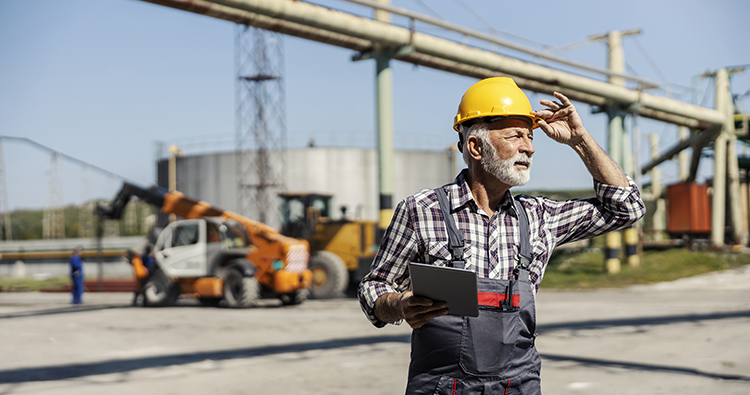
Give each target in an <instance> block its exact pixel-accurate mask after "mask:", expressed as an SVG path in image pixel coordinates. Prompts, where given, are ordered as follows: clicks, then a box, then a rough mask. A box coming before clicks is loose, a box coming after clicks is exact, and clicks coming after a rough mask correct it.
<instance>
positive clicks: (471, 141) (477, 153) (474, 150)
mask: <svg viewBox="0 0 750 395" xmlns="http://www.w3.org/2000/svg"><path fill="white" fill-rule="evenodd" d="M466 149H467V150H469V156H470V157H472V158H474V159H476V160H481V159H482V142H481V141H480V140H479V138H478V137H477V136H469V138H468V139H466Z"/></svg>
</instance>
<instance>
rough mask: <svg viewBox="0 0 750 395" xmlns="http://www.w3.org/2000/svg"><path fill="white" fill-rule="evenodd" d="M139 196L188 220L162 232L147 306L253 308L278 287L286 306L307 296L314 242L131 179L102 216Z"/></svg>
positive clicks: (99, 210)
mask: <svg viewBox="0 0 750 395" xmlns="http://www.w3.org/2000/svg"><path fill="white" fill-rule="evenodd" d="M134 196H135V197H138V198H139V199H141V200H144V201H146V202H148V203H150V204H152V205H154V206H156V207H159V208H160V209H161V211H162V212H163V213H165V214H175V215H176V216H179V217H182V218H184V219H181V220H177V221H173V222H171V223H170V224H169V225H167V226H166V227H165V228H164V229H163V230H161V231H160V232H158V235H157V236H156V237H155V239H156V240H155V243H154V257H155V258H156V266H157V267H156V268H155V270H152V271H150V273H149V275H148V277H147V278H146V279H145V280H144V283H143V286H142V293H143V297H144V305H150V306H164V305H171V304H173V303H175V302H176V300H177V298H178V297H179V296H180V295H190V296H194V297H197V298H199V299H200V301H201V302H202V303H204V304H218V303H219V302H220V301H221V300H225V301H226V303H227V304H228V305H229V306H231V307H248V306H252V305H254V304H256V302H257V300H258V299H259V297H260V294H261V292H262V291H268V292H272V293H273V294H274V295H275V296H277V297H279V298H280V299H281V301H282V302H283V303H284V304H297V303H301V302H302V301H304V300H305V299H306V298H307V296H308V293H309V287H310V284H311V281H312V272H311V271H310V270H309V269H308V267H307V264H308V260H309V257H310V255H309V245H308V242H307V241H305V240H299V239H295V238H291V237H286V236H284V235H282V234H280V233H279V232H278V231H276V230H275V229H273V228H271V227H270V226H268V225H266V224H263V223H260V222H256V221H253V220H251V219H249V218H246V217H243V216H241V215H239V214H236V213H233V212H230V211H225V210H222V209H219V208H216V207H213V206H211V205H210V204H209V203H206V202H203V201H197V200H195V199H192V198H189V197H187V196H185V195H184V194H182V193H181V192H178V191H168V190H166V189H163V188H158V187H153V188H150V189H145V188H141V187H139V186H136V185H133V184H130V183H125V184H123V186H122V189H121V190H120V191H119V192H118V194H117V195H116V196H115V198H114V199H112V201H111V202H110V203H109V205H108V206H101V205H97V207H96V209H95V215H96V217H97V218H98V219H99V220H100V221H101V220H103V219H119V218H120V217H121V216H122V213H123V209H124V208H125V205H127V203H128V201H129V200H130V199H131V198H132V197H134Z"/></svg>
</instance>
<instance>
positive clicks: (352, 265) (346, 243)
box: [279, 193, 378, 299]
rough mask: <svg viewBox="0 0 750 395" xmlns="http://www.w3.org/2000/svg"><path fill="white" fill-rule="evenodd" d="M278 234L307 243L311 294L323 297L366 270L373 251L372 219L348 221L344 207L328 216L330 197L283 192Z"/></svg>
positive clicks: (341, 289)
mask: <svg viewBox="0 0 750 395" xmlns="http://www.w3.org/2000/svg"><path fill="white" fill-rule="evenodd" d="M279 197H280V198H281V205H282V206H281V214H282V215H281V218H282V219H281V221H282V227H281V233H283V234H284V235H287V236H289V237H297V238H302V239H305V240H307V241H308V242H309V243H310V252H311V256H310V263H309V267H310V270H311V271H312V285H311V287H310V294H311V297H313V298H316V299H326V298H332V297H337V296H339V295H341V294H342V293H344V292H345V291H346V290H347V288H348V286H349V284H357V283H359V281H360V280H361V279H362V277H364V275H365V274H367V272H368V271H369V270H370V265H371V264H372V260H373V259H374V258H375V254H376V253H377V249H378V244H377V241H376V226H377V224H376V222H375V221H363V220H357V219H354V220H350V219H348V218H347V217H346V208H345V207H342V208H341V218H340V219H337V220H334V219H333V218H332V215H331V214H332V210H333V208H332V201H333V196H332V195H328V194H320V193H283V194H280V195H279Z"/></svg>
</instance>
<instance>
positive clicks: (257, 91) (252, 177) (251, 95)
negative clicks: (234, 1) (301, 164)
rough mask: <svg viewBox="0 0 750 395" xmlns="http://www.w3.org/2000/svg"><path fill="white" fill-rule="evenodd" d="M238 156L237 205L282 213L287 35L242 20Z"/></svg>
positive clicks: (265, 214) (253, 213)
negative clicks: (285, 38) (283, 38)
mask: <svg viewBox="0 0 750 395" xmlns="http://www.w3.org/2000/svg"><path fill="white" fill-rule="evenodd" d="M235 68H236V71H237V80H236V90H235V105H236V118H235V128H236V150H237V152H236V161H237V178H238V180H237V197H238V201H237V203H238V204H237V209H238V211H239V213H240V214H242V215H244V216H247V217H251V218H256V219H257V220H258V221H260V222H263V223H267V222H269V221H270V220H271V218H270V215H273V214H274V213H275V214H276V216H277V217H278V216H279V213H278V207H279V204H278V199H277V198H276V195H277V194H278V193H279V192H282V191H283V190H284V184H285V172H286V169H285V168H286V159H285V149H286V96H285V94H284V80H283V74H284V56H283V41H282V38H281V35H280V34H279V33H274V32H271V31H266V30H263V29H259V28H255V27H252V26H248V25H243V24H238V25H237V26H236V35H235Z"/></svg>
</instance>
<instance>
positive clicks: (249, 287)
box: [224, 269, 260, 308]
mask: <svg viewBox="0 0 750 395" xmlns="http://www.w3.org/2000/svg"><path fill="white" fill-rule="evenodd" d="M258 299H260V284H258V279H256V278H255V277H245V276H243V275H242V273H240V271H239V270H235V269H232V270H230V271H229V272H228V273H227V275H226V277H225V278H224V300H226V301H227V304H228V305H229V307H235V308H239V307H252V306H255V305H256V304H257V303H258Z"/></svg>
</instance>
